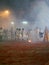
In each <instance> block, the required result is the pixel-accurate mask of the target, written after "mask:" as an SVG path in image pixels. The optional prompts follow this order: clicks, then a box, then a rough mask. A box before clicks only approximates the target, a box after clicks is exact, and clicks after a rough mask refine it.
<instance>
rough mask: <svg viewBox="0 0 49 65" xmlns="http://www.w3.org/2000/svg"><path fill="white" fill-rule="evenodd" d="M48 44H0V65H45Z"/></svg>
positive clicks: (20, 42)
mask: <svg viewBox="0 0 49 65" xmlns="http://www.w3.org/2000/svg"><path fill="white" fill-rule="evenodd" d="M48 62H49V43H44V42H42V43H36V44H34V43H28V42H24V41H12V42H0V65H46V64H47V63H48Z"/></svg>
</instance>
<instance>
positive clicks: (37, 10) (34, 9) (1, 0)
mask: <svg viewBox="0 0 49 65" xmlns="http://www.w3.org/2000/svg"><path fill="white" fill-rule="evenodd" d="M44 6H45V7H44ZM48 6H49V0H0V10H5V9H7V10H8V9H9V10H12V11H13V12H14V15H15V17H16V18H17V19H21V20H26V21H28V22H33V23H34V22H37V23H36V25H38V23H39V21H40V22H41V20H44V22H45V19H46V18H45V19H44V16H45V15H46V16H47V15H48V10H49V7H48ZM41 14H43V15H41ZM42 16H43V17H42ZM46 20H48V19H46ZM39 24H40V23H39ZM39 26H40V25H39Z"/></svg>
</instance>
